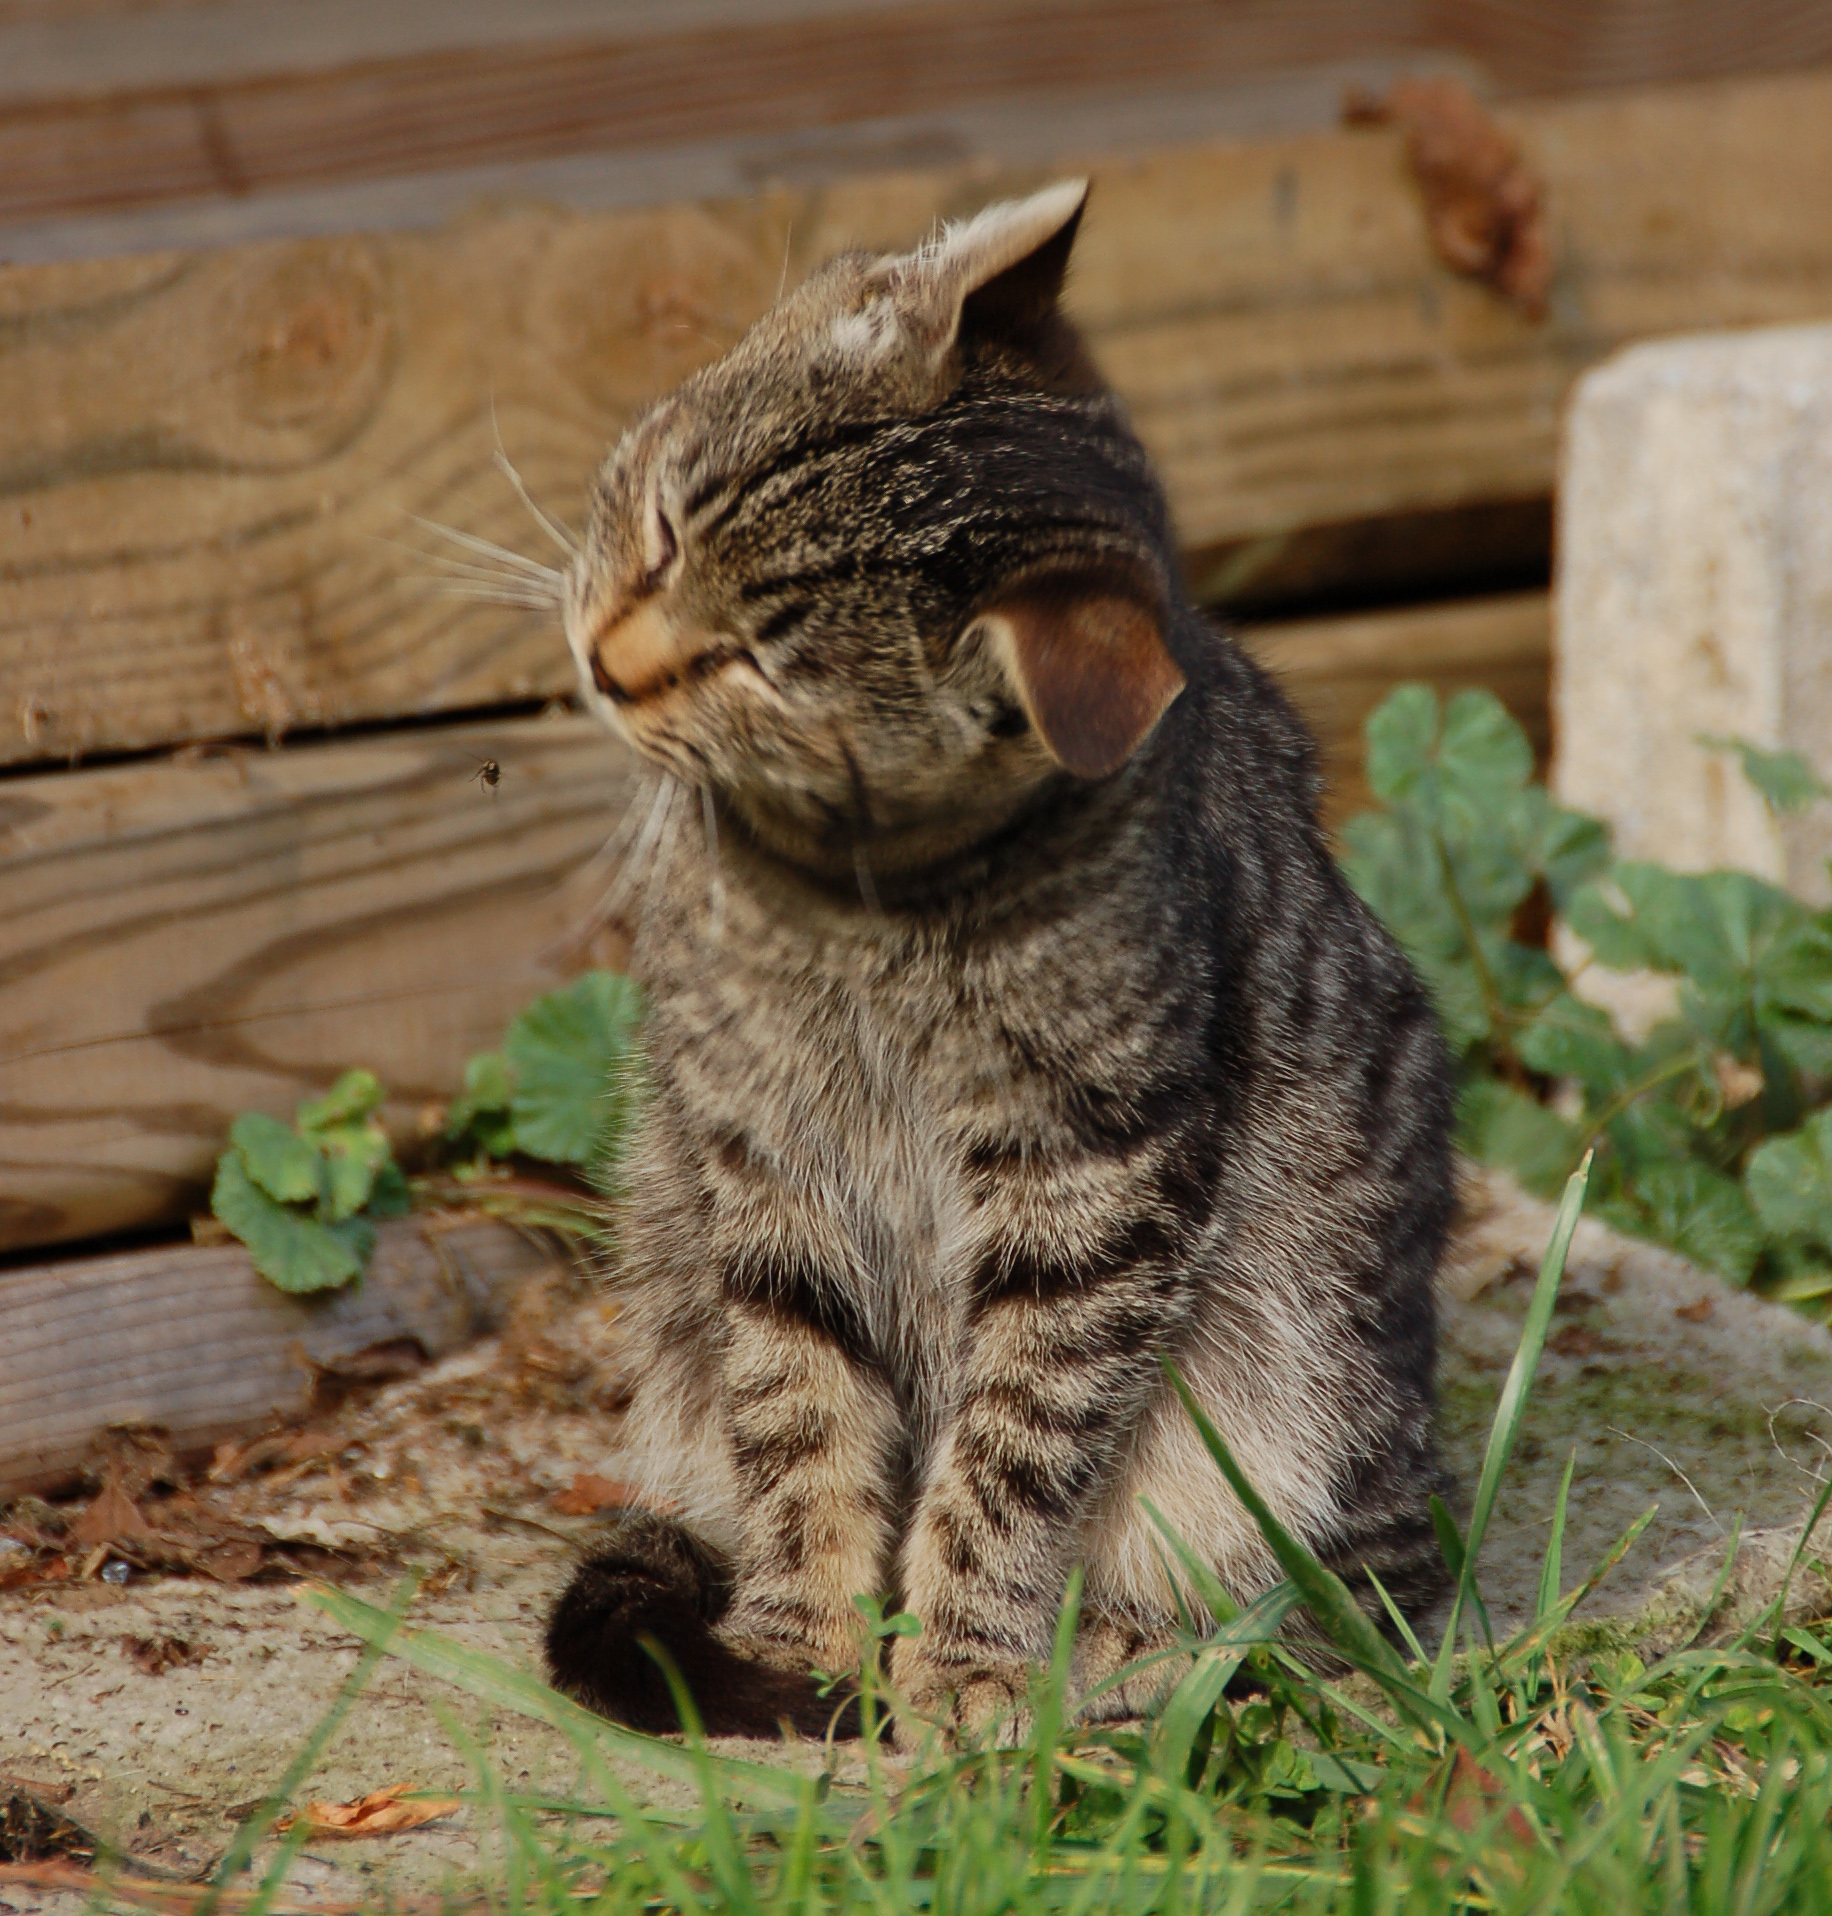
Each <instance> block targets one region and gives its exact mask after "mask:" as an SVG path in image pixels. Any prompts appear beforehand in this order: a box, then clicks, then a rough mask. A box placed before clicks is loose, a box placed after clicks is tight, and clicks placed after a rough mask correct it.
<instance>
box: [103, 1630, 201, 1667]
mask: <svg viewBox="0 0 1832 1916" xmlns="http://www.w3.org/2000/svg"><path fill="white" fill-rule="evenodd" d="M121 1653H122V1654H123V1655H124V1656H125V1657H126V1658H127V1660H128V1661H129V1662H130V1663H131V1664H133V1666H134V1667H135V1669H137V1670H141V1671H143V1672H144V1673H145V1674H146V1675H147V1676H155V1677H156V1676H164V1675H165V1673H166V1671H168V1670H182V1669H183V1668H184V1666H185V1665H186V1664H187V1663H201V1662H202V1661H203V1660H204V1658H205V1657H207V1656H208V1655H209V1654H210V1646H209V1645H208V1644H207V1643H193V1642H191V1641H190V1639H189V1638H187V1637H123V1638H122V1639H121Z"/></svg>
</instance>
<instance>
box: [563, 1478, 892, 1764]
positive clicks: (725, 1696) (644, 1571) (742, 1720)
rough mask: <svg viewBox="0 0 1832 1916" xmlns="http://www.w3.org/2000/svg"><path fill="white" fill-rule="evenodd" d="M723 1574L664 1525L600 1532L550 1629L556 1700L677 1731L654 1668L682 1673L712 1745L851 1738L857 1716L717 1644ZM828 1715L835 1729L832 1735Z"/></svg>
mask: <svg viewBox="0 0 1832 1916" xmlns="http://www.w3.org/2000/svg"><path fill="white" fill-rule="evenodd" d="M731 1595H732V1579H731V1567H730V1565H729V1564H728V1563H727V1562H726V1561H725V1559H724V1558H723V1557H722V1556H721V1555H720V1554H719V1552H718V1551H716V1550H714V1549H713V1548H712V1546H711V1545H710V1544H708V1543H706V1542H704V1541H703V1540H702V1539H701V1538H699V1537H696V1536H694V1535H693V1533H692V1532H691V1531H689V1530H687V1529H686V1528H685V1527H684V1526H682V1525H681V1524H678V1523H676V1522H674V1521H673V1519H672V1518H669V1517H663V1516H660V1515H658V1514H657V1513H656V1512H654V1511H650V1510H632V1511H630V1512H628V1513H627V1514H626V1515H625V1516H623V1517H621V1518H619V1519H618V1521H617V1522H616V1523H614V1524H613V1525H611V1527H610V1528H609V1529H608V1530H606V1531H604V1532H603V1533H602V1535H600V1536H599V1537H598V1538H597V1540H596V1541H595V1542H594V1544H593V1546H592V1552H591V1555H590V1556H588V1557H587V1558H586V1559H585V1561H584V1562H583V1563H582V1564H581V1565H580V1566H579V1568H578V1569H577V1570H576V1571H575V1572H574V1573H573V1579H572V1581H571V1583H569V1584H568V1585H567V1586H566V1590H565V1594H564V1595H563V1596H562V1597H561V1598H560V1601H559V1602H558V1603H557V1604H555V1605H554V1611H553V1615H552V1617H551V1618H550V1619H549V1620H548V1624H547V1669H548V1673H549V1674H550V1675H551V1677H552V1678H553V1681H554V1685H555V1687H556V1688H558V1689H561V1690H564V1691H566V1693H567V1694H568V1695H569V1696H573V1697H576V1698H577V1699H578V1700H579V1701H580V1702H581V1703H583V1704H585V1705H586V1706H587V1707H588V1708H590V1709H593V1710H596V1711H597V1712H598V1713H599V1715H601V1716H608V1717H610V1718H611V1719H612V1720H613V1721H614V1722H618V1723H623V1724H627V1725H628V1726H629V1727H630V1728H631V1729H633V1730H648V1731H650V1732H652V1733H655V1734H665V1733H666V1732H668V1731H670V1730H678V1729H679V1728H680V1727H681V1719H680V1712H679V1710H678V1709H677V1708H676V1706H675V1700H674V1693H673V1691H672V1690H671V1688H670V1687H669V1683H668V1678H667V1675H666V1674H665V1672H664V1669H663V1666H662V1662H661V1661H660V1660H658V1659H657V1657H656V1656H655V1655H654V1654H652V1651H651V1646H654V1648H655V1649H659V1650H660V1651H661V1652H662V1655H663V1657H665V1658H666V1660H667V1661H668V1662H669V1663H671V1664H672V1665H673V1666H674V1668H675V1670H676V1671H677V1672H678V1673H679V1675H680V1678H681V1680H682V1682H684V1683H685V1684H686V1686H687V1691H688V1694H689V1695H690V1696H691V1697H692V1698H693V1700H694V1703H695V1705H696V1707H697V1708H698V1710H699V1713H700V1721H701V1723H702V1724H703V1726H704V1727H705V1730H706V1733H707V1735H709V1736H775V1735H777V1734H778V1733H779V1732H780V1730H781V1728H782V1726H783V1724H785V1723H787V1724H788V1725H790V1726H791V1727H792V1728H793V1729H795V1730H797V1731H799V1732H801V1733H802V1734H803V1735H806V1736H824V1735H826V1734H827V1733H828V1731H829V1729H830V1728H833V1727H837V1729H838V1732H839V1734H841V1735H857V1734H858V1728H857V1711H856V1709H855V1708H854V1707H852V1706H851V1705H848V1704H844V1703H843V1702H842V1699H841V1698H839V1697H837V1696H822V1695H821V1694H820V1691H819V1690H818V1689H817V1688H816V1686H815V1684H814V1681H813V1679H812V1678H810V1677H808V1676H806V1675H797V1674H796V1673H795V1672H793V1671H789V1670H779V1669H776V1668H774V1667H773V1666H771V1665H770V1664H767V1663H758V1662H755V1661H753V1660H752V1659H751V1658H749V1657H745V1656H741V1655H740V1654H739V1653H738V1652H737V1651H736V1650H734V1649H733V1648H732V1647H731V1646H730V1645H729V1644H727V1643H724V1642H722V1641H721V1640H720V1639H719V1638H718V1637H717V1636H715V1635H714V1634H713V1626H714V1625H715V1624H716V1623H717V1622H718V1620H719V1618H720V1617H721V1616H722V1615H723V1614H724V1612H725V1609H726V1607H727V1606H728V1605H729V1603H730V1602H731ZM836 1713H838V1715H839V1717H840V1718H842V1719H843V1720H841V1721H839V1722H838V1723H837V1725H836Z"/></svg>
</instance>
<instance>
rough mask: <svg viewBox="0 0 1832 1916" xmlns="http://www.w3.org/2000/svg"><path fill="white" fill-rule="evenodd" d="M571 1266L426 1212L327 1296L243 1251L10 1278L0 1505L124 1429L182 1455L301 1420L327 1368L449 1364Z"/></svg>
mask: <svg viewBox="0 0 1832 1916" xmlns="http://www.w3.org/2000/svg"><path fill="white" fill-rule="evenodd" d="M559 1263H560V1259H559V1258H558V1256H557V1255H556V1254H555V1253H554V1252H553V1251H552V1250H550V1249H548V1248H545V1247H543V1246H542V1245H541V1244H540V1243H538V1242H537V1241H535V1240H534V1239H532V1238H528V1237H524V1236H522V1235H521V1234H520V1233H519V1232H516V1231H513V1230H511V1229H509V1228H508V1227H507V1226H506V1225H502V1224H496V1223H491V1222H489V1221H487V1220H478V1219H475V1218H439V1217H437V1216H434V1215H429V1216H427V1217H425V1218H411V1219H409V1218H403V1219H401V1220H399V1221H397V1222H395V1223H392V1224H385V1225H383V1226H382V1228H381V1232H380V1235H379V1238H378V1241H377V1244H376V1250H375V1256H374V1258H373V1260H372V1261H371V1263H370V1266H369V1270H368V1272H367V1273H366V1275H365V1276H364V1279H363V1281H362V1283H361V1284H360V1285H357V1286H354V1287H352V1288H349V1289H346V1290H343V1291H339V1292H336V1293H334V1294H332V1295H331V1296H328V1297H319V1298H310V1299H308V1298H297V1297H288V1296H286V1295H284V1294H283V1293H282V1292H280V1291H277V1290H275V1289H274V1287H273V1286H272V1285H271V1284H269V1283H267V1282H265V1281H264V1280H263V1279H262V1278H260V1277H259V1276H257V1275H256V1273H255V1268H254V1266H253V1264H251V1263H250V1262H249V1260H248V1256H247V1253H246V1252H245V1251H243V1249H242V1248H241V1246H240V1245H239V1244H238V1245H227V1246H224V1247H222V1248H220V1249H203V1248H200V1247H199V1246H196V1245H192V1244H180V1245H171V1246H165V1247H162V1248H161V1249H158V1250H153V1251H128V1252H123V1253H121V1254H119V1255H116V1256H113V1257H96V1258H80V1259H65V1260H64V1261H62V1262H60V1263H54V1264H37V1265H30V1266H27V1267H24V1268H22V1269H17V1270H11V1271H5V1272H0V1350H4V1351H5V1352H6V1364H5V1366H4V1367H0V1502H4V1501H5V1500H6V1499H7V1498H9V1497H16V1496H19V1495H20V1494H21V1493H23V1492H26V1491H38V1490H45V1489H49V1488H52V1487H54V1486H56V1485H57V1484H58V1483H60V1482H61V1481H66V1480H67V1479H68V1478H69V1477H70V1476H71V1475H72V1473H73V1472H75V1471H77V1470H78V1469H80V1468H81V1467H82V1465H83V1464H84V1463H85V1462H86V1461H87V1460H88V1459H89V1458H90V1456H91V1455H92V1452H93V1447H94V1444H95V1442H96V1439H97V1438H99V1437H100V1436H101V1435H102V1433H103V1432H104V1431H106V1430H107V1429H109V1428H110V1427H111V1426H117V1425H152V1426H155V1427H157V1428H159V1429H161V1430H162V1431H164V1432H165V1434H166V1438H167V1441H168V1442H169V1443H170V1444H171V1445H172V1447H173V1449H174V1450H176V1451H179V1452H184V1451H194V1450H197V1449H200V1448H202V1447H203V1446H206V1445H209V1444H213V1443H218V1442H220V1441H222V1440H223V1439H224V1438H226V1437H231V1436H235V1435H237V1434H239V1433H241V1432H243V1431H246V1430H250V1429H260V1428H261V1427H263V1426H264V1425H267V1424H269V1423H271V1422H272V1421H274V1420H276V1419H280V1418H292V1417H299V1416H302V1415H304V1414H305V1412H306V1411H307V1409H308V1408H309V1406H310V1403H311V1397H312V1383H313V1378H314V1375H315V1372H314V1369H313V1366H314V1365H316V1366H319V1367H326V1366H332V1365H335V1364H337V1363H338V1362H339V1361H340V1360H342V1359H347V1358H349V1357H352V1356H354V1355H355V1353H357V1352H358V1351H361V1350H364V1349H366V1348H368V1347H369V1346H370V1345H373V1344H379V1343H384V1342H386V1341H388V1340H390V1339H393V1338H407V1337H411V1338H414V1339H415V1340H417V1341H418V1343H419V1344H420V1346H421V1348H422V1349H423V1350H424V1351H425V1353H426V1355H427V1356H428V1357H438V1356H442V1355H444V1354H445V1353H446V1352H447V1351H450V1350H454V1349H456V1348H457V1347H458V1346H460V1345H461V1344H463V1343H465V1342H467V1341H468V1340H469V1339H471V1338H473V1337H476V1336H478V1335H481V1334H482V1333H483V1332H485V1331H488V1330H491V1329H494V1328H495V1327H496V1325H497V1324H498V1323H500V1322H501V1320H502V1317H503V1314H504V1311H505V1308H506V1306H507V1305H508V1303H509V1301H510V1299H511V1298H512V1297H513V1296H514V1293H515V1291H516V1289H517V1288H518V1287H519V1286H520V1285H521V1284H523V1283H525V1282H527V1281H528V1280H529V1279H530V1278H533V1277H536V1276H538V1275H540V1274H541V1273H543V1272H547V1271H552V1270H555V1269H557V1268H558V1267H559Z"/></svg>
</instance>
